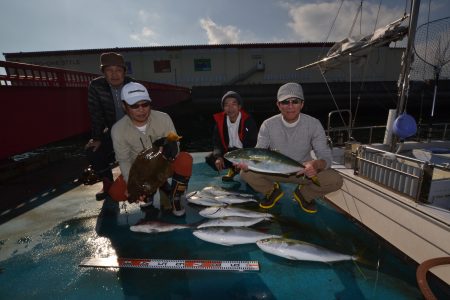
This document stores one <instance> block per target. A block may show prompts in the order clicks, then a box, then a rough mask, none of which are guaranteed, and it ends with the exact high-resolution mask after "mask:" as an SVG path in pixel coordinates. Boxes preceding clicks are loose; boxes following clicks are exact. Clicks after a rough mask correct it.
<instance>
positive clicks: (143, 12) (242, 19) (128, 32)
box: [0, 0, 450, 60]
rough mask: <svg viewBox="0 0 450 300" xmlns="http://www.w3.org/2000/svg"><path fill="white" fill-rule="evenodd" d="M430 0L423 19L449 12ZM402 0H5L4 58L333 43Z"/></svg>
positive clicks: (383, 17) (399, 11)
mask: <svg viewBox="0 0 450 300" xmlns="http://www.w3.org/2000/svg"><path fill="white" fill-rule="evenodd" d="M429 1H430V0H422V6H423V8H424V9H422V12H423V11H425V13H422V14H421V17H420V20H419V24H421V23H423V22H426V20H427V14H428V7H430V15H431V16H432V17H431V19H437V18H442V17H446V16H449V15H450V1H449V0H433V1H432V2H431V5H430V6H429ZM405 3H408V4H407V5H408V7H409V1H407V0H366V1H362V14H357V12H358V9H359V8H360V6H361V1H360V0H346V1H343V0H326V1H319V0H0V59H2V60H4V56H3V53H15V52H34V51H58V50H78V49H97V48H114V47H146V46H173V45H206V44H229V43H233V44H234V43H275V42H327V41H329V42H334V41H337V40H340V39H343V38H345V37H347V36H348V35H349V34H350V33H352V35H354V34H360V33H361V34H368V33H371V32H372V31H373V30H374V28H375V27H377V28H378V27H381V26H383V25H386V24H388V23H389V22H392V21H394V20H396V19H398V18H400V17H401V16H402V15H403V13H404V11H405V7H406V4H405ZM380 4H381V5H380ZM339 8H340V9H339ZM334 20H336V21H335V22H334ZM332 24H334V25H332ZM352 24H354V26H353V30H351V29H352Z"/></svg>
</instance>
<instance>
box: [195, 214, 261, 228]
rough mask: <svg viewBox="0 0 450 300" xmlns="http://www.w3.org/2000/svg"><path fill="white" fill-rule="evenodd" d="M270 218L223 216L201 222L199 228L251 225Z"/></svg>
mask: <svg viewBox="0 0 450 300" xmlns="http://www.w3.org/2000/svg"><path fill="white" fill-rule="evenodd" d="M267 220H270V218H267V217H261V218H247V217H237V216H232V217H223V218H218V219H209V220H208V221H206V222H204V223H202V224H200V225H198V226H197V228H199V229H200V228H206V227H239V226H240V227H249V226H252V225H255V224H257V223H260V222H262V221H267Z"/></svg>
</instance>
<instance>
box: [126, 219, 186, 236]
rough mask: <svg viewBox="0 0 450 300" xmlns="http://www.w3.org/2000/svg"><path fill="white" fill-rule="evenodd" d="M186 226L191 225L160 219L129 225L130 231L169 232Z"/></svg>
mask: <svg viewBox="0 0 450 300" xmlns="http://www.w3.org/2000/svg"><path fill="white" fill-rule="evenodd" d="M187 228H191V226H190V225H188V224H172V223H165V222H160V221H144V222H139V223H137V224H136V225H133V226H130V230H131V231H134V232H143V233H160V232H169V231H174V230H179V229H187Z"/></svg>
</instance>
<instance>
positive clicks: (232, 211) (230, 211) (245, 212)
mask: <svg viewBox="0 0 450 300" xmlns="http://www.w3.org/2000/svg"><path fill="white" fill-rule="evenodd" d="M198 213H199V214H200V215H201V216H202V217H205V218H210V219H215V218H223V217H232V216H235V217H247V218H272V217H273V215H272V214H269V213H262V212H257V211H252V210H249V209H244V208H237V207H230V206H227V207H217V206H211V207H207V208H204V209H202V210H201V211H199V212H198Z"/></svg>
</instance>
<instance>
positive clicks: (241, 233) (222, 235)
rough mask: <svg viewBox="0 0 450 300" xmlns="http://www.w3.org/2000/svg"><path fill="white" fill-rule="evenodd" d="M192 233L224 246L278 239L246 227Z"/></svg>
mask: <svg viewBox="0 0 450 300" xmlns="http://www.w3.org/2000/svg"><path fill="white" fill-rule="evenodd" d="M193 233H194V235H195V236H196V237H198V238H199V239H201V240H204V241H207V242H210V243H214V244H220V245H224V246H232V245H240V244H252V243H256V241H259V240H261V239H265V238H270V237H278V236H277V235H273V234H267V233H263V232H259V231H257V230H254V229H250V228H246V227H208V228H202V229H198V230H195V231H194V232H193Z"/></svg>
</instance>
